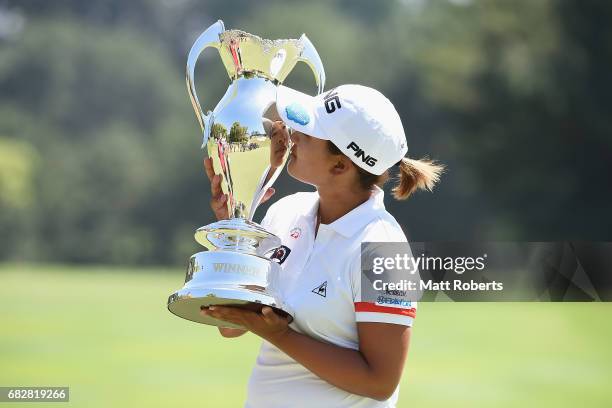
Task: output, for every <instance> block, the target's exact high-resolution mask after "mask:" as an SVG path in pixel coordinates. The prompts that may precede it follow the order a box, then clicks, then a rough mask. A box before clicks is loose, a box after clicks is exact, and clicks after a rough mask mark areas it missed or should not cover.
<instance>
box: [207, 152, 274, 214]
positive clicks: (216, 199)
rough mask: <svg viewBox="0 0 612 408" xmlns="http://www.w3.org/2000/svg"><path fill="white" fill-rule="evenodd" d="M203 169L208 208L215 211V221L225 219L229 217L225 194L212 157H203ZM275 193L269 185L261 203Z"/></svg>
mask: <svg viewBox="0 0 612 408" xmlns="http://www.w3.org/2000/svg"><path fill="white" fill-rule="evenodd" d="M204 170H206V175H207V176H208V180H210V197H211V198H210V208H211V209H212V210H213V212H214V213H215V217H216V218H217V221H220V220H227V219H228V218H229V213H228V209H227V199H228V197H227V194H224V193H223V189H222V188H221V176H220V175H219V174H215V170H214V168H213V163H212V159H210V158H208V157H207V158H205V159H204ZM274 193H275V190H274V188H272V187H270V188H269V189H268V190H267V191H266V194H264V196H263V198H262V199H261V202H262V203H265V202H266V201H268V200H269V199H270V197H272V196H273V195H274Z"/></svg>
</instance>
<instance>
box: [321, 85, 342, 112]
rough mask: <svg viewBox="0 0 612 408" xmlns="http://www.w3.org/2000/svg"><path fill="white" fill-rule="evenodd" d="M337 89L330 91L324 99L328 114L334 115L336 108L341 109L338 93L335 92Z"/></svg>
mask: <svg viewBox="0 0 612 408" xmlns="http://www.w3.org/2000/svg"><path fill="white" fill-rule="evenodd" d="M335 90H336V88H333V89H332V90H330V91H329V92H328V93H327V95H325V97H324V98H323V103H324V104H325V111H326V112H327V113H334V112H335V111H336V108H338V109H340V108H341V107H342V105H340V98H339V97H338V92H334V91H335Z"/></svg>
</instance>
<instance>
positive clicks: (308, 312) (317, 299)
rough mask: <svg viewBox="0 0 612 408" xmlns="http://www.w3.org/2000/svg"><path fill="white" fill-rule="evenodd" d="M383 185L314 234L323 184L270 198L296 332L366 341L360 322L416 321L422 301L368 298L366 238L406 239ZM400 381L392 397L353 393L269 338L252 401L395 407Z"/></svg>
mask: <svg viewBox="0 0 612 408" xmlns="http://www.w3.org/2000/svg"><path fill="white" fill-rule="evenodd" d="M383 198H384V193H383V191H382V190H381V189H377V190H376V191H375V192H374V193H373V194H372V196H371V197H370V199H369V200H368V201H366V202H365V203H363V204H362V205H360V206H358V207H357V208H355V209H353V210H352V211H350V212H349V213H348V214H346V215H344V216H343V217H341V218H339V219H338V220H336V221H334V222H333V223H331V224H321V225H319V231H318V233H317V235H316V238H315V222H316V213H317V210H318V207H319V195H318V193H317V192H308V193H297V194H293V195H290V196H287V197H284V198H282V199H280V200H279V201H278V202H276V203H275V204H273V205H272V206H270V208H269V210H268V212H267V214H266V216H265V218H264V220H263V221H262V223H261V224H262V226H263V227H264V228H266V229H267V230H268V231H270V232H273V233H275V234H276V235H278V236H279V237H280V238H281V241H282V245H283V246H282V247H281V248H280V249H279V250H277V251H276V253H275V254H274V257H275V258H277V259H278V260H279V261H281V262H282V263H281V267H282V271H281V274H280V275H279V277H278V279H277V280H275V282H274V286H275V288H276V290H277V291H278V294H279V296H280V298H281V299H280V300H281V301H282V303H283V307H286V308H287V310H288V311H290V312H291V313H292V314H293V316H294V320H293V322H292V323H291V324H290V327H291V328H292V329H294V330H296V331H297V332H300V333H303V334H305V335H308V336H310V337H312V338H314V339H317V340H319V341H324V342H328V343H332V344H335V345H338V346H340V347H347V348H351V349H354V350H357V349H359V338H358V333H357V322H385V323H395V324H402V325H406V326H412V319H413V318H414V317H415V314H416V302H412V303H411V304H408V305H404V306H401V305H398V306H394V307H389V306H379V305H376V304H375V303H371V302H362V301H361V290H360V286H361V243H362V242H406V237H405V235H404V233H403V232H402V229H401V227H400V226H399V224H398V223H397V221H396V220H395V218H393V216H392V215H391V214H389V213H388V212H387V211H386V210H385V206H384V203H383ZM398 392H399V386H398V388H397V389H396V390H395V392H394V393H393V395H392V396H391V398H389V399H388V400H386V401H376V400H374V399H371V398H366V397H363V396H359V395H356V394H351V393H348V392H346V391H344V390H341V389H340V388H337V387H335V386H333V385H331V384H330V383H328V382H326V381H325V380H322V379H321V378H319V377H318V376H316V375H315V374H313V373H312V372H310V371H309V370H308V369H306V368H305V367H304V366H302V365H301V364H300V363H298V362H296V361H295V360H293V359H292V358H291V357H289V356H287V355H286V354H285V353H284V352H282V351H281V350H279V349H278V348H276V347H275V346H273V345H272V344H270V343H268V342H267V341H263V344H262V346H261V349H260V352H259V356H258V357H257V361H256V364H255V367H254V368H253V371H252V373H251V378H250V380H249V386H248V395H247V401H246V404H245V407H247V408H276V407H278V408H280V407H283V408H285V407H292V408H293V407H296V408H297V407H309V408H310V407H313V406H316V407H318V408H319V407H321V408H323V407H334V408H339V407H351V408H356V407H359V408H365V407H368V408H374V407H376V408H381V407H395V403H396V401H397V397H398Z"/></svg>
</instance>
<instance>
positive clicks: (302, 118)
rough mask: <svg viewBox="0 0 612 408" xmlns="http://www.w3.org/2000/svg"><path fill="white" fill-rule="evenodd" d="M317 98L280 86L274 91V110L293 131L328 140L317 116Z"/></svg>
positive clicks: (318, 101)
mask: <svg viewBox="0 0 612 408" xmlns="http://www.w3.org/2000/svg"><path fill="white" fill-rule="evenodd" d="M320 103H321V101H320V100H319V98H317V97H315V96H310V95H307V94H305V93H302V92H299V91H296V90H294V89H291V88H288V87H286V86H283V85H280V86H279V87H278V88H277V90H276V109H277V111H278V114H279V116H280V117H281V118H282V120H283V122H285V125H287V126H288V127H290V128H291V129H293V130H297V131H298V132H301V133H304V134H306V135H309V136H314V137H316V138H318V139H325V140H329V137H327V135H326V134H325V132H324V131H323V129H322V128H321V126H320V124H319V120H318V115H317V106H318V105H319V104H320Z"/></svg>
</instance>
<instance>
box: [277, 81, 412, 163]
mask: <svg viewBox="0 0 612 408" xmlns="http://www.w3.org/2000/svg"><path fill="white" fill-rule="evenodd" d="M276 109H277V110H278V114H279V115H280V117H281V118H282V120H283V122H285V124H286V125H287V126H288V127H290V128H292V129H294V130H297V131H298V132H301V133H304V134H306V135H309V136H314V137H316V138H319V139H325V140H329V141H331V142H332V143H333V144H335V145H336V146H337V147H338V148H339V149H340V151H341V152H342V153H344V154H345V155H346V156H348V157H349V158H350V159H351V160H352V161H353V163H355V164H356V165H357V166H359V167H361V168H362V169H364V170H366V171H367V172H369V173H372V174H376V175H381V174H383V173H384V172H385V171H386V170H387V169H389V168H390V167H392V166H393V165H395V164H396V163H397V162H399V161H400V160H401V159H402V158H403V157H404V156H405V155H406V153H407V152H408V144H407V142H406V135H405V134H404V128H403V126H402V121H401V119H400V117H399V114H398V113H397V111H396V110H395V107H394V106H393V104H392V103H391V101H389V99H387V98H386V97H385V96H384V95H383V94H381V93H380V92H378V91H377V90H376V89H373V88H369V87H367V86H362V85H341V86H338V87H336V88H334V89H332V90H330V91H327V92H325V93H322V94H320V95H317V96H310V95H307V94H305V93H302V92H298V91H296V90H294V89H291V88H288V87H286V86H282V85H281V86H279V87H278V90H277V93H276Z"/></svg>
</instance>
